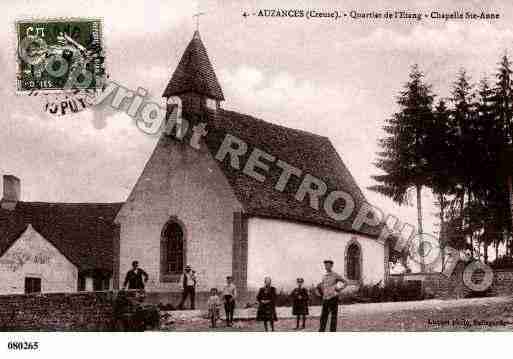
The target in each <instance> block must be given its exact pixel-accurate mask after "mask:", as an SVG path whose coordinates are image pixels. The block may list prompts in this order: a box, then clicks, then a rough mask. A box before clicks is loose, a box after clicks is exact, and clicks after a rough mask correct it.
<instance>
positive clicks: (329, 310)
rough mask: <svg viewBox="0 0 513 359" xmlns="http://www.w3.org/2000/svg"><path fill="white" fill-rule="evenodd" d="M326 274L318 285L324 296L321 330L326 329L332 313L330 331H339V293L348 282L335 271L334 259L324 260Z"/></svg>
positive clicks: (320, 292)
mask: <svg viewBox="0 0 513 359" xmlns="http://www.w3.org/2000/svg"><path fill="white" fill-rule="evenodd" d="M324 268H325V269H326V274H324V276H323V277H322V281H321V283H319V284H318V285H317V290H318V291H319V294H320V295H321V297H322V311H321V323H320V327H319V331H320V332H324V331H326V324H327V323H328V316H329V315H330V314H331V323H330V331H331V332H336V331H337V315H338V295H339V294H340V291H341V290H342V289H344V287H345V286H346V285H347V282H346V280H345V279H344V278H342V276H341V275H340V274H338V273H336V272H334V271H333V261H332V260H331V259H326V260H325V261H324Z"/></svg>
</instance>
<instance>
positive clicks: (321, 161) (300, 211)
mask: <svg viewBox="0 0 513 359" xmlns="http://www.w3.org/2000/svg"><path fill="white" fill-rule="evenodd" d="M207 118H208V131H209V132H208V134H207V135H206V137H205V138H206V139H207V145H208V147H209V150H210V152H211V153H212V154H213V155H215V154H216V153H217V151H218V150H219V148H220V146H221V143H222V142H223V140H224V138H225V136H226V134H230V135H232V136H236V137H238V138H239V139H241V140H243V141H244V142H246V144H247V145H248V151H247V153H246V154H245V155H244V156H243V157H242V158H241V161H242V162H241V163H242V164H245V163H246V162H245V161H246V160H247V159H248V157H249V155H250V153H251V151H252V150H253V148H258V149H260V150H263V151H265V152H267V153H269V154H271V155H272V156H274V157H276V160H281V161H284V162H287V163H288V164H290V165H293V166H295V167H297V168H299V169H301V170H302V176H304V174H306V173H308V174H310V175H312V176H315V177H317V178H319V179H321V180H323V181H324V182H325V183H326V184H327V187H328V192H330V191H333V190H341V191H345V192H347V193H348V194H350V195H351V197H352V198H353V200H354V202H355V210H354V213H353V214H352V215H351V216H350V217H349V218H348V219H347V220H345V221H342V222H340V221H335V220H333V219H331V218H330V217H328V216H327V215H326V214H325V212H324V210H323V209H322V203H321V208H320V210H315V209H313V208H311V207H310V205H309V199H308V198H305V200H304V201H303V202H299V201H297V200H296V199H295V193H296V192H297V189H298V187H299V185H300V181H301V180H302V177H301V178H297V177H295V176H291V179H290V181H289V183H288V184H287V186H286V188H285V190H284V191H283V192H279V191H277V190H276V189H275V188H274V185H275V184H276V182H277V180H278V178H279V177H280V174H281V171H282V170H281V168H279V167H277V166H275V165H271V166H270V170H269V171H268V172H266V180H265V181H264V182H263V183H262V182H259V181H257V180H255V179H254V178H252V177H250V176H248V175H246V174H244V173H243V171H242V168H241V169H234V168H232V167H231V165H230V163H229V159H225V160H224V162H223V163H220V167H221V169H222V171H223V172H224V174H225V176H226V178H227V179H228V182H229V183H230V185H231V187H232V188H233V191H234V193H235V195H236V196H237V198H238V200H239V201H240V202H241V204H242V205H243V206H244V209H245V210H246V212H247V213H248V214H250V215H255V216H263V217H271V218H279V219H287V220H293V221H300V222H307V223H311V224H317V225H322V226H328V227H332V228H336V229H341V230H344V231H347V232H357V233H361V234H365V235H368V236H372V237H376V236H377V235H378V234H379V232H380V229H381V227H380V226H376V227H370V226H367V225H364V226H363V227H362V228H361V229H360V230H358V231H354V230H353V229H352V223H353V220H354V218H355V216H356V214H357V213H358V210H359V209H360V208H361V206H362V204H363V203H365V202H366V199H365V196H364V195H363V193H362V191H361V189H360V187H359V186H358V185H357V183H356V181H355V180H354V178H353V176H352V175H351V172H349V170H348V168H347V167H346V165H345V164H344V162H343V161H342V159H341V158H340V156H339V154H338V153H337V151H336V150H335V148H334V147H333V145H332V143H331V141H330V140H329V139H328V138H327V137H323V136H319V135H316V134H313V133H309V132H306V131H300V130H296V129H292V128H287V127H283V126H279V125H275V124H272V123H269V122H266V121H263V120H260V119H257V118H254V117H251V116H248V115H243V114H240V113H237V112H233V111H226V110H224V109H219V110H217V111H208V112H207ZM264 162H265V160H264ZM259 172H261V173H264V172H263V171H259ZM338 202H342V206H343V201H338ZM335 209H336V210H337V211H338V210H341V209H338V208H337V206H336V205H335Z"/></svg>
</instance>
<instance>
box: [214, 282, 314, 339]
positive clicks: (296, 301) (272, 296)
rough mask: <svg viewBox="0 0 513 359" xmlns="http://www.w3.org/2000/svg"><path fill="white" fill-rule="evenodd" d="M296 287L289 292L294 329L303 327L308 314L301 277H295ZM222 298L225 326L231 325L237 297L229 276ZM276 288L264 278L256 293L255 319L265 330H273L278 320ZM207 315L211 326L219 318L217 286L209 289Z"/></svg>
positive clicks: (219, 302) (219, 304) (305, 293)
mask: <svg viewBox="0 0 513 359" xmlns="http://www.w3.org/2000/svg"><path fill="white" fill-rule="evenodd" d="M296 282H297V287H296V288H295V289H294V290H293V291H292V293H291V294H290V296H291V299H292V314H293V315H295V316H296V320H297V326H296V329H300V324H302V326H301V328H303V329H304V328H305V322H306V316H307V315H308V301H309V295H308V290H307V289H306V288H304V287H303V283H304V280H303V278H298V279H297V281H296ZM221 296H222V300H223V302H224V309H225V313H226V326H232V325H233V312H234V309H235V298H236V297H237V289H236V287H235V285H234V284H233V278H232V277H231V276H228V277H226V286H225V287H224V288H223V290H222V292H221ZM276 298H277V292H276V288H275V287H273V286H271V278H270V277H266V278H265V279H264V286H263V287H262V288H260V290H259V291H258V294H257V301H258V310H257V321H262V322H264V328H265V331H268V329H269V328H268V326H270V327H271V330H272V331H274V322H275V321H276V320H278V317H277V315H276ZM207 306H208V315H209V318H210V320H211V327H212V328H215V327H216V326H217V320H218V319H219V312H220V307H221V299H220V298H219V296H218V291H217V288H212V289H211V290H210V297H209V299H208V302H207Z"/></svg>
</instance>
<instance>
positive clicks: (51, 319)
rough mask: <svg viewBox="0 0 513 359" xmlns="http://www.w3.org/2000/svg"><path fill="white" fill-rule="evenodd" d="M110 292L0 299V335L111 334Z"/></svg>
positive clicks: (8, 296)
mask: <svg viewBox="0 0 513 359" xmlns="http://www.w3.org/2000/svg"><path fill="white" fill-rule="evenodd" d="M114 297H115V295H114V293H113V292H84V293H51V294H29V295H24V294H19V295H1V296H0V331H104V330H111V328H112V323H113V321H112V319H113V299H114Z"/></svg>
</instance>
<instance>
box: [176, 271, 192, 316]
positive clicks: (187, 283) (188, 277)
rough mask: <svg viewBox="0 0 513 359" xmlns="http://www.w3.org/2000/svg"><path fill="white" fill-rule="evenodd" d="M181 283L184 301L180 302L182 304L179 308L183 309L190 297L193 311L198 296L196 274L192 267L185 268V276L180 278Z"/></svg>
mask: <svg viewBox="0 0 513 359" xmlns="http://www.w3.org/2000/svg"><path fill="white" fill-rule="evenodd" d="M180 282H182V286H183V292H182V300H181V301H180V304H178V308H179V309H183V305H184V303H185V301H186V300H187V297H190V301H191V310H194V297H195V294H196V272H195V271H193V270H192V269H191V266H190V265H186V266H185V268H184V271H183V274H182V276H181V278H180Z"/></svg>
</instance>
